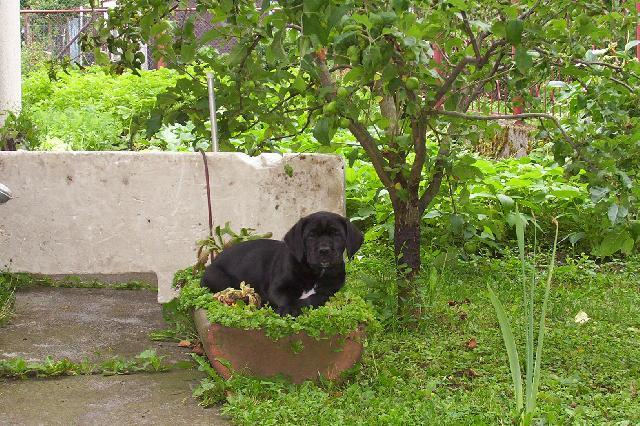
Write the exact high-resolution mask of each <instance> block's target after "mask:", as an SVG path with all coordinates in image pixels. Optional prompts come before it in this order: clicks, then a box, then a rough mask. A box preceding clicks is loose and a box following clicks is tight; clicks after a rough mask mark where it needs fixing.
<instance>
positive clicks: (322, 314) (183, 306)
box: [174, 268, 375, 340]
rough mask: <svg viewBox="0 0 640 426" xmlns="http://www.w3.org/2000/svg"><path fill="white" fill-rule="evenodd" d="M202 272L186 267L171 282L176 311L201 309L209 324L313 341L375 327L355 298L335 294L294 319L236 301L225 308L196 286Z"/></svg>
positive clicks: (367, 309)
mask: <svg viewBox="0 0 640 426" xmlns="http://www.w3.org/2000/svg"><path fill="white" fill-rule="evenodd" d="M201 275H202V271H198V270H194V269H193V268H189V269H186V270H183V271H179V272H178V273H177V274H176V278H175V280H174V283H175V284H178V286H179V287H180V295H179V296H178V304H177V305H178V309H179V310H181V311H182V312H183V313H187V314H190V313H191V311H192V310H193V309H205V310H206V311H207V318H208V319H209V321H210V322H212V323H217V324H222V325H224V326H227V327H234V328H242V329H262V330H264V331H265V334H266V335H267V336H268V337H270V338H272V339H274V340H277V339H278V338H280V337H284V336H288V335H292V334H296V333H299V332H304V333H306V334H308V335H310V336H313V337H315V338H320V337H328V336H334V335H336V334H349V333H350V332H352V331H355V330H356V329H357V328H358V326H360V325H369V326H373V325H375V319H374V316H373V311H372V310H371V308H370V307H369V306H368V305H367V304H366V303H365V302H364V300H363V299H362V298H360V297H359V296H357V295H354V294H350V293H348V292H345V291H339V292H338V293H336V294H335V295H334V296H333V297H332V298H331V299H329V301H328V302H327V303H326V304H325V305H323V306H321V307H318V308H316V309H305V310H303V312H302V314H301V315H300V316H298V317H296V318H294V317H291V316H290V315H287V316H284V317H282V316H280V315H278V314H277V313H276V312H275V311H274V310H273V308H272V307H270V306H265V307H261V308H258V307H256V306H251V305H247V304H245V303H244V302H242V301H236V303H235V304H233V305H227V304H225V303H222V302H220V301H218V300H216V299H214V297H213V294H212V293H211V291H209V289H207V288H204V287H200V277H201Z"/></svg>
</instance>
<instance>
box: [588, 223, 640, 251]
mask: <svg viewBox="0 0 640 426" xmlns="http://www.w3.org/2000/svg"><path fill="white" fill-rule="evenodd" d="M633 245H634V241H633V238H631V235H630V234H629V232H628V231H626V230H621V231H610V232H609V233H608V234H607V235H606V236H605V237H604V239H603V240H602V242H601V243H600V245H598V246H597V247H596V248H595V249H594V250H593V252H592V253H593V255H594V256H598V257H607V256H611V255H613V254H614V253H617V252H618V251H621V252H623V253H630V252H631V250H632V249H633Z"/></svg>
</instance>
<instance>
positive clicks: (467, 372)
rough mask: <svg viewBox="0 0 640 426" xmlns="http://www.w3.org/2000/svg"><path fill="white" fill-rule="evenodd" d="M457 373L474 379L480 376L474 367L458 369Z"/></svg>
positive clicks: (459, 375)
mask: <svg viewBox="0 0 640 426" xmlns="http://www.w3.org/2000/svg"><path fill="white" fill-rule="evenodd" d="M455 375H456V376H458V377H467V378H469V379H474V378H476V377H478V376H479V374H478V373H476V371H475V370H474V369H473V368H465V369H464V370H459V371H456V372H455Z"/></svg>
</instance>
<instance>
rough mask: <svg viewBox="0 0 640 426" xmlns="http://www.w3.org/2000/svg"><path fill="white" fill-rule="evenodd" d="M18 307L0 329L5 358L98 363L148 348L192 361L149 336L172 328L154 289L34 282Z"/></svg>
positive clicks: (0, 355)
mask: <svg viewBox="0 0 640 426" xmlns="http://www.w3.org/2000/svg"><path fill="white" fill-rule="evenodd" d="M15 311H16V312H15V315H14V317H13V318H12V319H11V321H10V322H9V324H7V325H6V326H4V327H0V359H1V358H12V357H22V358H25V359H27V360H31V361H41V360H43V359H44V358H45V357H46V356H47V355H49V356H51V357H53V358H54V359H61V358H69V359H70V360H72V361H74V362H80V361H82V360H83V359H85V358H86V359H88V360H90V361H92V362H96V361H101V360H105V359H109V358H112V357H113V356H116V355H117V356H121V357H127V358H131V357H134V356H136V355H138V354H139V353H140V352H142V351H144V350H145V349H155V350H156V352H157V353H158V354H159V355H165V356H167V359H166V360H165V361H166V362H174V361H179V360H183V359H188V355H187V351H186V350H185V349H183V348H179V347H178V346H177V345H176V344H175V343H171V342H153V341H151V340H149V337H148V335H149V333H150V332H151V331H154V330H158V329H162V328H165V327H166V326H167V325H166V324H165V323H164V320H163V318H162V309H161V307H160V305H158V303H157V301H156V294H155V292H154V291H149V290H112V289H96V288H86V289H84V288H51V287H38V286H35V287H30V288H26V289H22V290H20V291H18V292H17V293H16V305H15Z"/></svg>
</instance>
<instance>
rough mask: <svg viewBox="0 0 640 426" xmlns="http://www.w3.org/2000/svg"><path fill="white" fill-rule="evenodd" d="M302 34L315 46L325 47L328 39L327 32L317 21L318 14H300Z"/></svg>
mask: <svg viewBox="0 0 640 426" xmlns="http://www.w3.org/2000/svg"><path fill="white" fill-rule="evenodd" d="M302 33H303V34H304V35H306V36H309V38H311V41H314V42H315V43H314V44H316V45H318V44H320V45H322V46H325V45H326V44H327V39H328V38H329V30H328V29H327V27H326V26H325V25H323V23H322V21H321V20H320V19H319V17H318V14H317V13H314V14H307V13H303V14H302Z"/></svg>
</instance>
